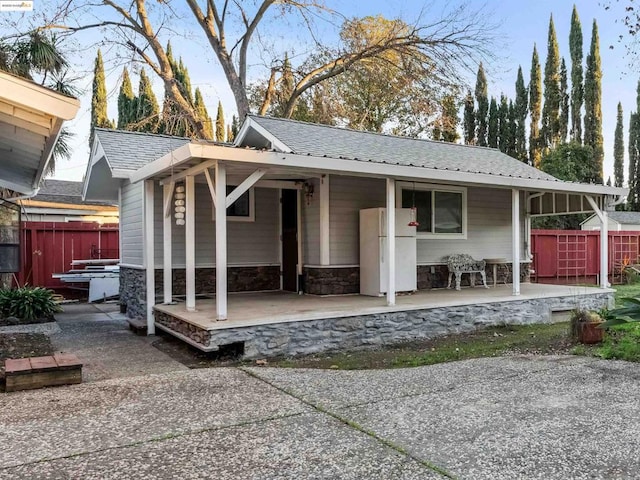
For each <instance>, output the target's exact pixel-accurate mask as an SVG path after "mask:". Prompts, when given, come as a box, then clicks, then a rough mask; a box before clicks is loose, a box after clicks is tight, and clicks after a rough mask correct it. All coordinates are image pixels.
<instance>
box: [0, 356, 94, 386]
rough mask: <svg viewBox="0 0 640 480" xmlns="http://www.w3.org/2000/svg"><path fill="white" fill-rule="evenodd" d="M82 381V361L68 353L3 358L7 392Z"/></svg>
mask: <svg viewBox="0 0 640 480" xmlns="http://www.w3.org/2000/svg"><path fill="white" fill-rule="evenodd" d="M74 383H82V363H80V360H78V357H76V356H75V355H72V354H69V353H57V354H55V355H53V356H47V357H31V358H8V359H7V360H5V389H6V391H7V392H15V391H18V390H31V389H34V388H42V387H52V386H55V385H69V384H74Z"/></svg>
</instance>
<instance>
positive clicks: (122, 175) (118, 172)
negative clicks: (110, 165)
mask: <svg viewBox="0 0 640 480" xmlns="http://www.w3.org/2000/svg"><path fill="white" fill-rule="evenodd" d="M134 173H135V170H122V169H119V168H116V169H114V170H111V176H112V177H113V178H119V179H121V180H129V179H130V178H131V175H133V174H134Z"/></svg>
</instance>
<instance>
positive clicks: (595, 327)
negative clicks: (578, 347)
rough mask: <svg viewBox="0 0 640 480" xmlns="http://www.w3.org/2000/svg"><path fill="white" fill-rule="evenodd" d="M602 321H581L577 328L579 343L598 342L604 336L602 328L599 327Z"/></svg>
mask: <svg viewBox="0 0 640 480" xmlns="http://www.w3.org/2000/svg"><path fill="white" fill-rule="evenodd" d="M600 325H602V322H585V323H581V324H580V326H579V328H578V341H579V342H580V343H586V344H593V343H600V342H602V339H603V337H604V329H603V328H599V327H600Z"/></svg>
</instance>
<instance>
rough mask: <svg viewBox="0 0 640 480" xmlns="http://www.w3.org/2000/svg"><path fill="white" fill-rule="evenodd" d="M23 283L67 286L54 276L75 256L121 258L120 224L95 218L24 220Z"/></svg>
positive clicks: (67, 267)
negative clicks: (102, 221) (102, 222)
mask: <svg viewBox="0 0 640 480" xmlns="http://www.w3.org/2000/svg"><path fill="white" fill-rule="evenodd" d="M21 243H22V245H21V251H20V255H21V265H22V269H21V271H20V273H19V274H18V282H19V283H20V285H25V284H28V285H33V286H40V287H46V288H53V289H58V288H65V287H68V285H65V284H63V283H62V282H60V280H57V279H53V278H51V275H52V274H53V273H62V272H66V271H68V270H70V269H71V268H72V267H71V262H72V261H73V260H87V259H92V258H118V257H119V255H120V253H119V230H118V224H117V223H116V224H102V225H101V224H99V223H94V222H23V223H22V238H21Z"/></svg>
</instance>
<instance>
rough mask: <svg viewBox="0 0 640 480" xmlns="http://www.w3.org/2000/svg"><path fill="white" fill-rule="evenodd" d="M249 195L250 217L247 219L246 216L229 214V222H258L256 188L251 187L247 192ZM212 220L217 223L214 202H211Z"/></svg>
mask: <svg viewBox="0 0 640 480" xmlns="http://www.w3.org/2000/svg"><path fill="white" fill-rule="evenodd" d="M227 186H229V187H237V185H227ZM247 193H248V194H249V216H247V217H245V216H237V215H228V214H227V221H229V222H255V221H256V198H255V192H254V187H251V188H250V189H249V190H247ZM211 219H212V220H213V221H214V222H215V221H216V209H215V207H214V206H213V202H211Z"/></svg>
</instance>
